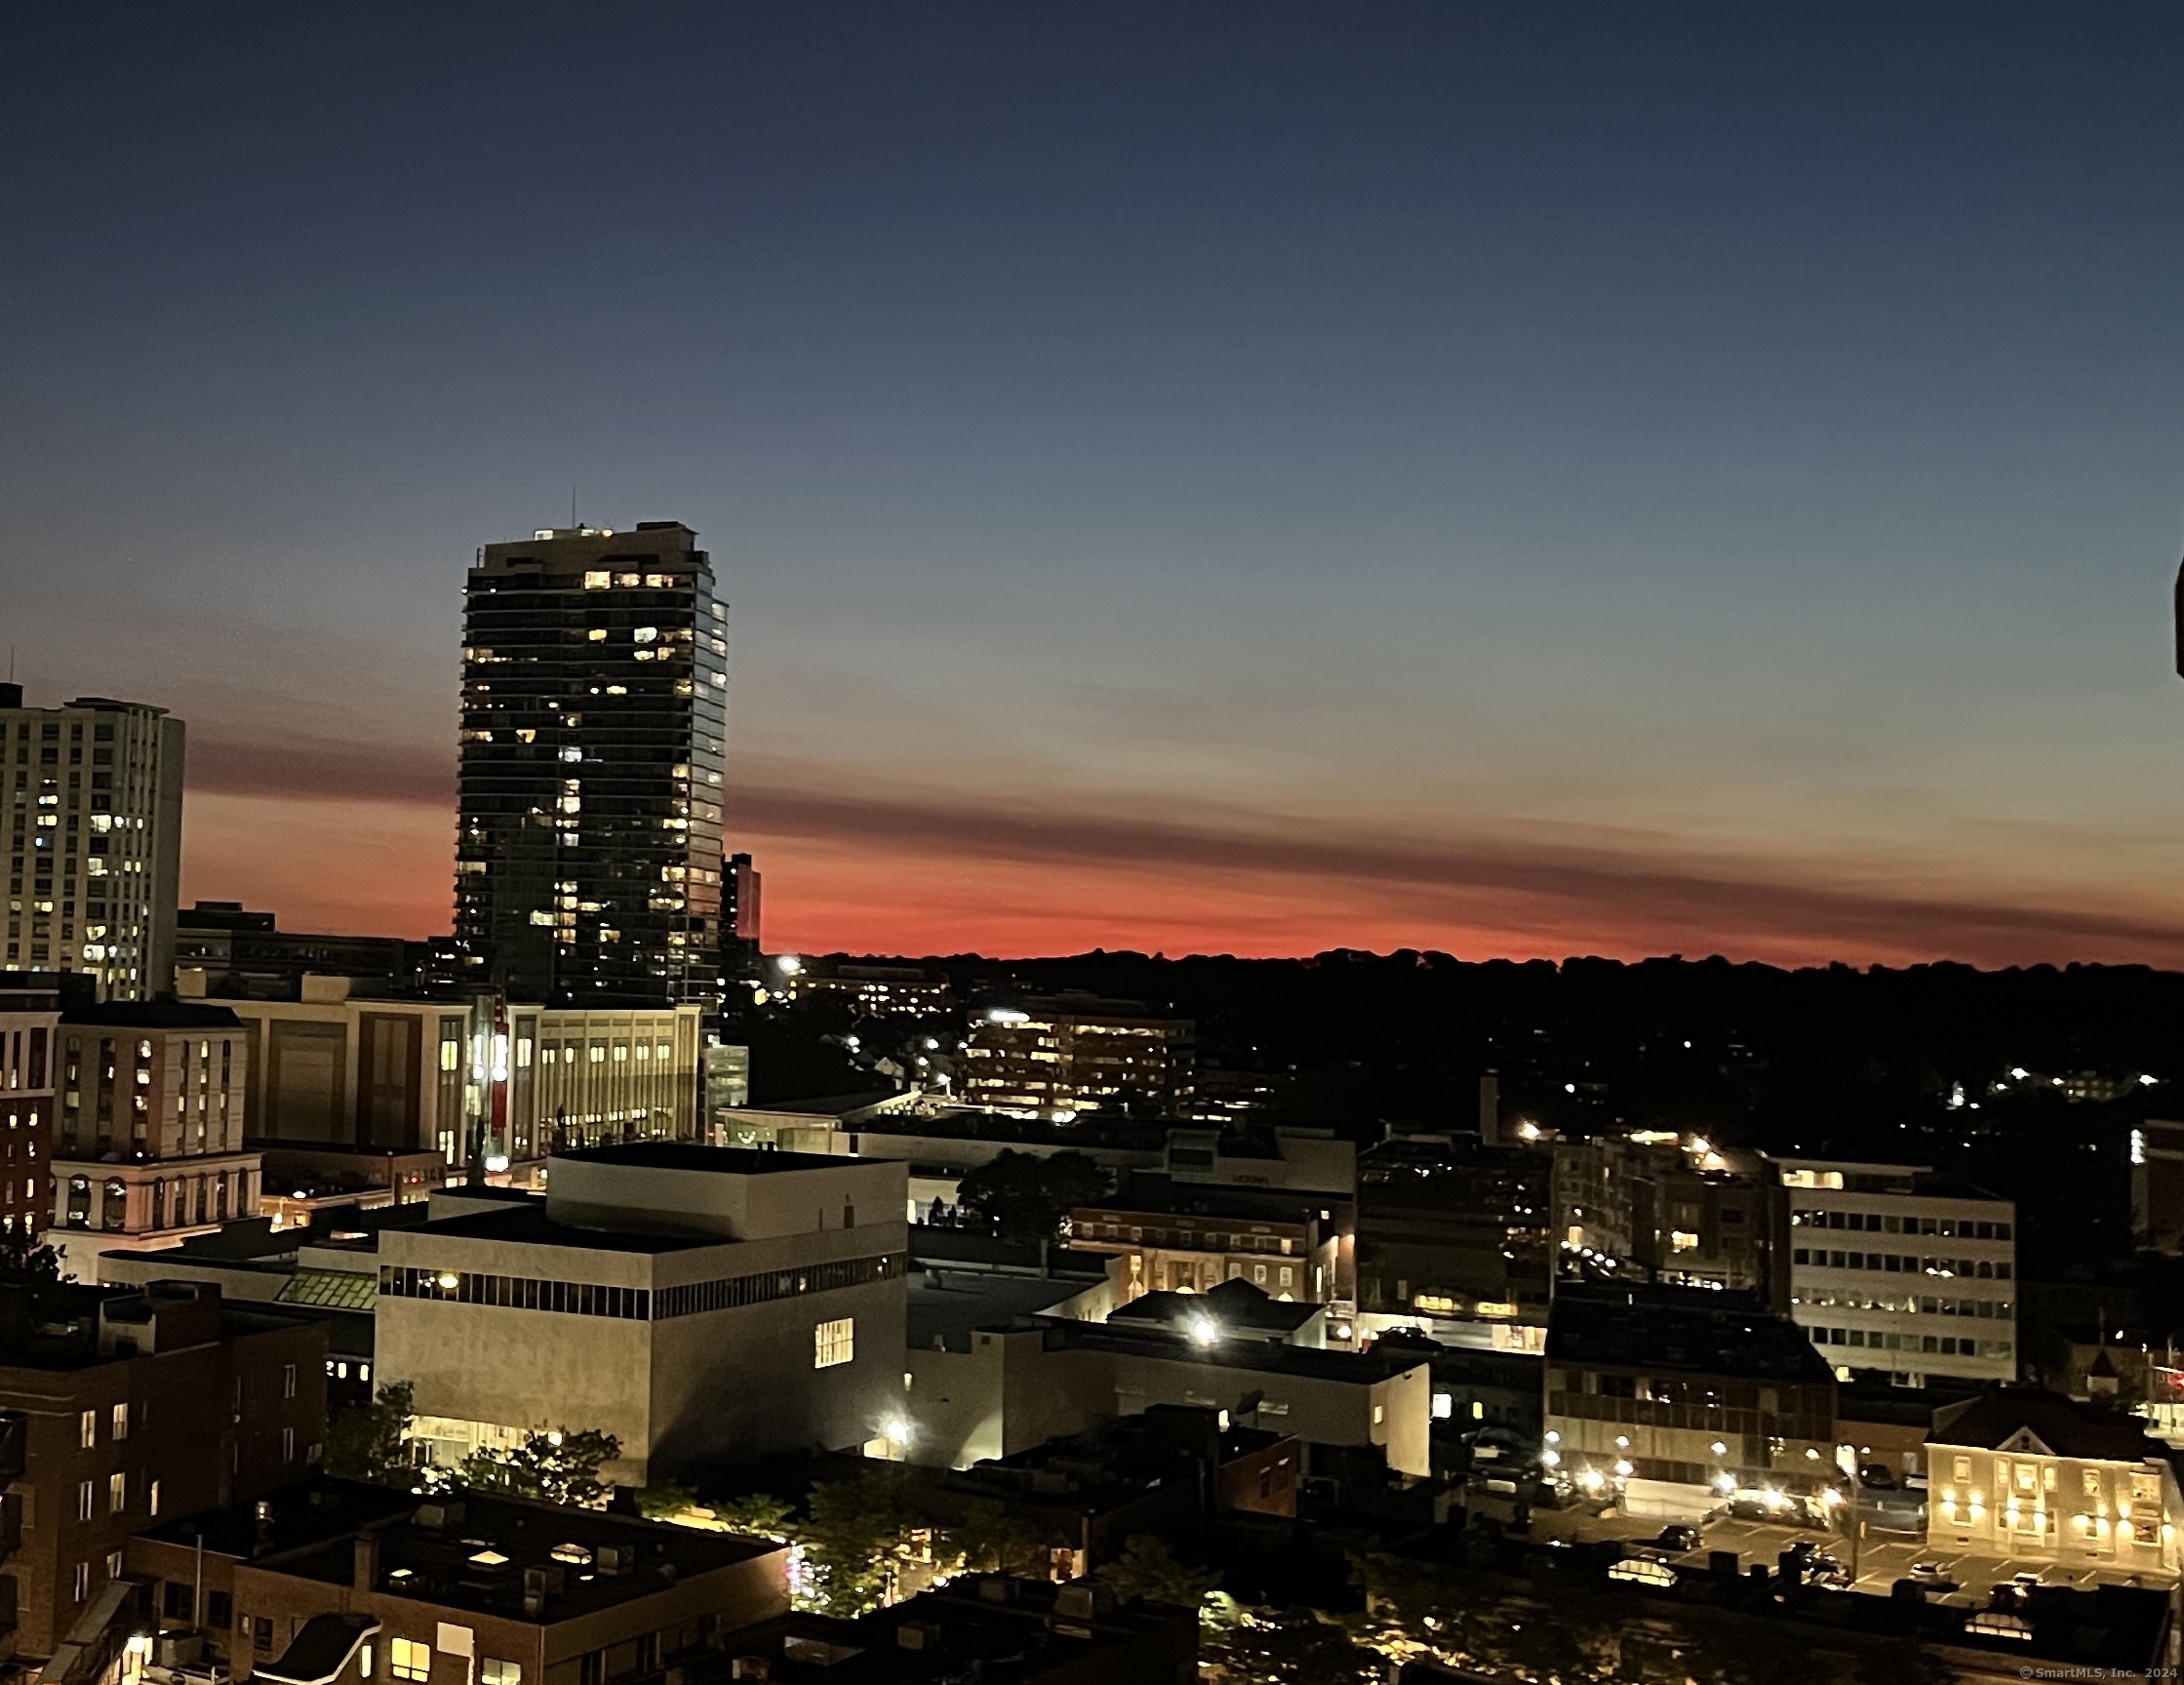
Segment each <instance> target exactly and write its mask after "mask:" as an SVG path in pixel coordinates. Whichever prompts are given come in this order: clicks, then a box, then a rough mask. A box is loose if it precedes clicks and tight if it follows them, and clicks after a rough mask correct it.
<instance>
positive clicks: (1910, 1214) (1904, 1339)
mask: <svg viewBox="0 0 2184 1685" xmlns="http://www.w3.org/2000/svg"><path fill="white" fill-rule="evenodd" d="M1773 1163H1774V1165H1775V1167H1776V1168H1777V1169H1778V1170H1779V1171H1780V1172H1781V1176H1782V1183H1783V1185H1784V1187H1785V1188H1786V1189H1787V1190H1788V1193H1789V1196H1790V1200H1791V1212H1790V1225H1791V1226H1790V1296H1791V1301H1792V1303H1791V1305H1790V1314H1791V1315H1792V1316H1794V1317H1795V1318H1796V1319H1797V1323H1798V1326H1799V1327H1801V1328H1803V1329H1804V1330H1805V1331H1806V1332H1807V1334H1808V1335H1809V1336H1810V1337H1811V1339H1812V1343H1813V1344H1814V1345H1816V1346H1817V1347H1818V1348H1819V1350H1820V1354H1821V1355H1822V1356H1823V1357H1825V1358H1826V1359H1827V1360H1828V1361H1829V1362H1830V1363H1831V1364H1833V1365H1834V1366H1835V1368H1836V1372H1837V1373H1838V1374H1839V1375H1841V1376H1844V1377H1845V1378H1846V1379H1847V1378H1848V1377H1849V1376H1851V1375H1853V1374H1858V1373H1861V1372H1870V1373H1873V1374H1876V1375H1880V1376H1886V1378H1888V1379H1889V1380H1891V1381H1893V1382H1895V1383H1896V1384H1899V1385H1903V1386H1925V1385H1927V1384H1930V1383H1934V1382H1942V1381H1968V1382H1996V1381H2014V1380H2016V1379H2017V1303H2016V1301H2017V1288H2016V1282H2015V1276H2016V1261H2017V1242H2016V1232H2017V1229H2016V1218H2017V1212H2016V1207H2015V1206H2013V1205H2012V1204H2011V1203H2010V1202H2009V1201H2008V1200H2006V1199H1997V1198H1996V1197H1995V1196H1994V1195H1993V1194H1991V1193H1988V1192H1986V1191H1985V1190H1983V1189H1981V1188H1977V1187H1972V1186H1969V1185H1966V1184H1961V1183H1952V1182H1949V1181H1946V1180H1944V1179H1942V1178H1940V1177H1937V1176H1935V1175H1933V1174H1932V1172H1931V1171H1930V1170H1928V1169H1927V1168H1926V1166H1925V1165H1917V1164H1855V1163H1848V1162H1842V1161H1836V1160H1820V1159H1809V1158H1778V1159H1775V1160H1774V1161H1773Z"/></svg>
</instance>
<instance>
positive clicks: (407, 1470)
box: [326, 1381, 417, 1492]
mask: <svg viewBox="0 0 2184 1685" xmlns="http://www.w3.org/2000/svg"><path fill="white" fill-rule="evenodd" d="M416 1396H417V1391H416V1388H415V1387H413V1386H412V1385H411V1384H410V1383H408V1382H407V1381H394V1382H389V1383H388V1384H386V1385H384V1386H382V1387H380V1388H379V1390H378V1393H377V1396H376V1397H375V1398H374V1399H373V1400H372V1402H371V1403H370V1404H360V1405H353V1406H351V1407H350V1408H349V1409H347V1410H344V1411H342V1412H341V1413H340V1415H338V1416H337V1417H335V1419H334V1420H333V1421H332V1422H330V1423H328V1424H327V1427H326V1471H327V1473H329V1474H333V1475H337V1476H338V1477H339V1478H341V1479H343V1480H370V1481H374V1482H376V1483H377V1484H378V1485H380V1486H394V1487H399V1488H400V1489H401V1490H403V1491H405V1492H408V1491H411V1490H414V1489H415V1487H416V1485H417V1467H416V1465H415V1464H413V1463H412V1462H411V1461H410V1451H409V1445H408V1441H407V1435H408V1433H409V1431H410V1422H411V1419H412V1417H413V1416H414V1415H415V1411H414V1410H413V1408H412V1406H413V1404H414V1403H415V1401H416Z"/></svg>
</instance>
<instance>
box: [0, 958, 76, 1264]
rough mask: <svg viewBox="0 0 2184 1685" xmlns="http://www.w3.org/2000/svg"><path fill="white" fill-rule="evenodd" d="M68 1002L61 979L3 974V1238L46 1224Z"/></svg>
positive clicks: (0, 1146) (0, 1158) (0, 1007)
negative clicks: (63, 1009) (62, 1019)
mask: <svg viewBox="0 0 2184 1685" xmlns="http://www.w3.org/2000/svg"><path fill="white" fill-rule="evenodd" d="M64 996H65V990H64V987H63V984H62V981H61V979H60V977H59V976H58V975H57V974H54V973H43V974H39V973H24V972H0V1235H20V1236H25V1237H29V1238H33V1239H34V1238H35V1237H36V1236H37V1235H38V1233H39V1232H40V1231H41V1230H42V1229H43V1228H44V1227H45V1226H46V1210H47V1201H48V1199H49V1197H50V1196H49V1194H48V1191H47V1187H48V1178H49V1177H50V1175H51V1170H50V1166H51V1165H52V1162H53V1109H54V1097H55V1093H56V1091H57V1087H58V1075H59V1070H60V1049H59V1037H60V1009H61V1004H62V1001H63V999H64Z"/></svg>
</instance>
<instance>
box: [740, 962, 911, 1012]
mask: <svg viewBox="0 0 2184 1685" xmlns="http://www.w3.org/2000/svg"><path fill="white" fill-rule="evenodd" d="M792 960H793V962H794V963H793V967H792V966H791V965H790V964H789V963H788V962H790V961H792ZM772 992H773V993H774V994H777V995H779V996H780V997H781V998H782V999H783V1000H788V1001H812V1000H839V1001H841V1002H843V1003H844V1004H845V1005H846V1006H848V1007H849V1008H850V1010H851V1011H852V1012H854V1013H856V1014H858V1015H859V1016H862V1017H867V1018H887V1017H890V1016H895V1017H902V1018H923V1017H925V1016H926V1015H927V1014H929V1013H936V1012H946V1011H947V1010H948V980H947V979H946V978H945V977H942V976H940V975H938V974H937V973H934V972H929V971H927V970H926V969H925V967H923V966H917V965H859V964H853V963H851V962H850V961H848V960H814V959H796V958H795V956H793V955H789V954H783V955H781V956H780V957H779V958H778V959H776V960H775V961H774V977H773V982H772Z"/></svg>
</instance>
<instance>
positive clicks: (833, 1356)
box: [812, 1316, 856, 1369]
mask: <svg viewBox="0 0 2184 1685" xmlns="http://www.w3.org/2000/svg"><path fill="white" fill-rule="evenodd" d="M855 1355H856V1319H855V1318H854V1317H849V1316H844V1317H838V1318H837V1319H836V1320H834V1321H832V1322H822V1323H820V1324H819V1325H818V1326H817V1327H816V1328H814V1330H813V1331H812V1367H813V1368H814V1369H833V1368H835V1367H836V1366H837V1365H840V1364H844V1363H847V1362H849V1361H850V1359H851V1358H853V1357H854V1356H855Z"/></svg>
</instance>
